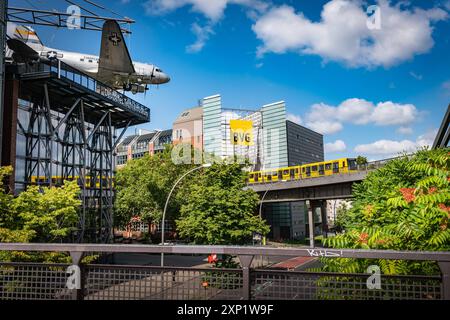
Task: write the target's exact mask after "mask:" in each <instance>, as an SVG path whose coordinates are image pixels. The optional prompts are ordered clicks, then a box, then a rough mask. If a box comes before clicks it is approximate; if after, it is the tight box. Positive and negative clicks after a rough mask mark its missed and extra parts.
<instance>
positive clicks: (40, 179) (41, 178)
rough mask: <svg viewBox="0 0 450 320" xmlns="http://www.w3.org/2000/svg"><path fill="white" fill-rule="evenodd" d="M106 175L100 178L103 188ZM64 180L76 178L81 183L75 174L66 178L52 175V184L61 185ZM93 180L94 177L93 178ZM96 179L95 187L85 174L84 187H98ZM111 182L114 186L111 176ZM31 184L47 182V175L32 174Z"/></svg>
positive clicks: (105, 183) (106, 180)
mask: <svg viewBox="0 0 450 320" xmlns="http://www.w3.org/2000/svg"><path fill="white" fill-rule="evenodd" d="M109 179H111V178H109ZM109 179H108V178H107V177H105V176H103V178H102V184H103V187H104V188H105V187H108V184H109V183H108V180H109ZM64 180H67V181H73V180H77V181H78V184H81V179H80V177H79V176H75V177H73V176H69V177H66V178H63V177H62V176H52V185H63V184H64ZM93 180H94V179H93ZM96 180H97V181H96V182H95V187H94V186H93V184H94V183H93V181H92V182H91V177H90V176H86V177H85V187H86V188H97V189H99V188H100V181H99V180H98V179H96ZM112 183H113V186H115V185H114V178H112ZM31 184H34V185H45V184H48V178H47V177H45V176H39V177H38V176H32V177H31Z"/></svg>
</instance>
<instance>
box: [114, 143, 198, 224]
mask: <svg viewBox="0 0 450 320" xmlns="http://www.w3.org/2000/svg"><path fill="white" fill-rule="evenodd" d="M171 151H172V148H171V147H167V148H166V149H165V150H164V152H162V153H157V154H155V155H153V156H150V155H148V154H147V155H145V156H144V157H142V158H140V159H135V160H132V161H129V162H127V164H126V165H125V166H124V167H123V168H121V169H119V170H118V171H117V174H116V188H117V193H116V201H115V210H114V214H115V217H114V221H115V225H116V226H125V225H126V224H127V223H129V221H130V219H131V218H132V217H134V216H138V217H140V218H141V219H142V220H143V221H147V222H149V223H150V222H159V221H161V217H162V212H163V209H164V204H165V202H166V199H167V195H168V194H169V191H170V189H171V188H172V186H173V184H174V183H175V181H176V177H180V176H181V175H182V174H183V173H184V172H186V171H187V170H189V169H191V168H193V165H189V164H179V165H177V164H174V163H173V161H172V158H171ZM193 179H195V174H193V175H191V176H189V179H185V180H184V181H181V182H180V184H179V185H178V187H177V189H176V190H175V191H174V193H173V195H172V197H171V199H170V202H169V207H168V213H176V212H178V211H179V208H180V198H183V192H184V190H185V185H186V184H187V183H188V182H189V181H193Z"/></svg>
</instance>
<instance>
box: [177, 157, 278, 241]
mask: <svg viewBox="0 0 450 320" xmlns="http://www.w3.org/2000/svg"><path fill="white" fill-rule="evenodd" d="M244 167H245V165H243V164H237V163H230V164H227V163H226V162H223V163H216V164H214V165H213V166H212V167H210V168H208V169H206V170H203V172H201V173H200V174H199V176H198V179H197V181H196V183H195V184H192V183H191V184H190V186H189V189H188V193H187V195H186V196H187V197H186V198H185V201H184V203H183V204H182V206H181V216H180V218H179V219H178V220H177V230H178V232H179V233H180V236H181V237H184V238H188V239H190V240H191V241H192V242H194V243H197V244H213V245H220V244H221V245H229V244H245V243H248V242H249V241H251V239H252V235H253V232H257V233H261V234H264V235H265V234H267V233H268V232H269V227H268V225H267V224H266V223H265V221H263V220H262V219H260V218H259V216H257V215H255V211H256V210H255V209H256V207H257V205H258V195H257V194H256V193H255V192H254V191H253V190H250V189H247V190H244V187H245V179H246V176H247V173H246V172H245V171H244V170H243V168H244Z"/></svg>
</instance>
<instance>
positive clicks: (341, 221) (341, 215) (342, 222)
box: [334, 202, 349, 231]
mask: <svg viewBox="0 0 450 320" xmlns="http://www.w3.org/2000/svg"><path fill="white" fill-rule="evenodd" d="M348 210H349V208H348V206H347V204H346V203H345V202H342V203H341V204H340V205H339V207H338V208H337V209H336V221H335V223H334V225H335V227H336V230H339V231H342V230H344V229H345V226H346V224H347V218H348Z"/></svg>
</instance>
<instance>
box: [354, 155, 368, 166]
mask: <svg viewBox="0 0 450 320" xmlns="http://www.w3.org/2000/svg"><path fill="white" fill-rule="evenodd" d="M367 163H368V161H367V158H366V157H363V156H358V157H356V164H357V165H359V166H363V165H365V164H367Z"/></svg>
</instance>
